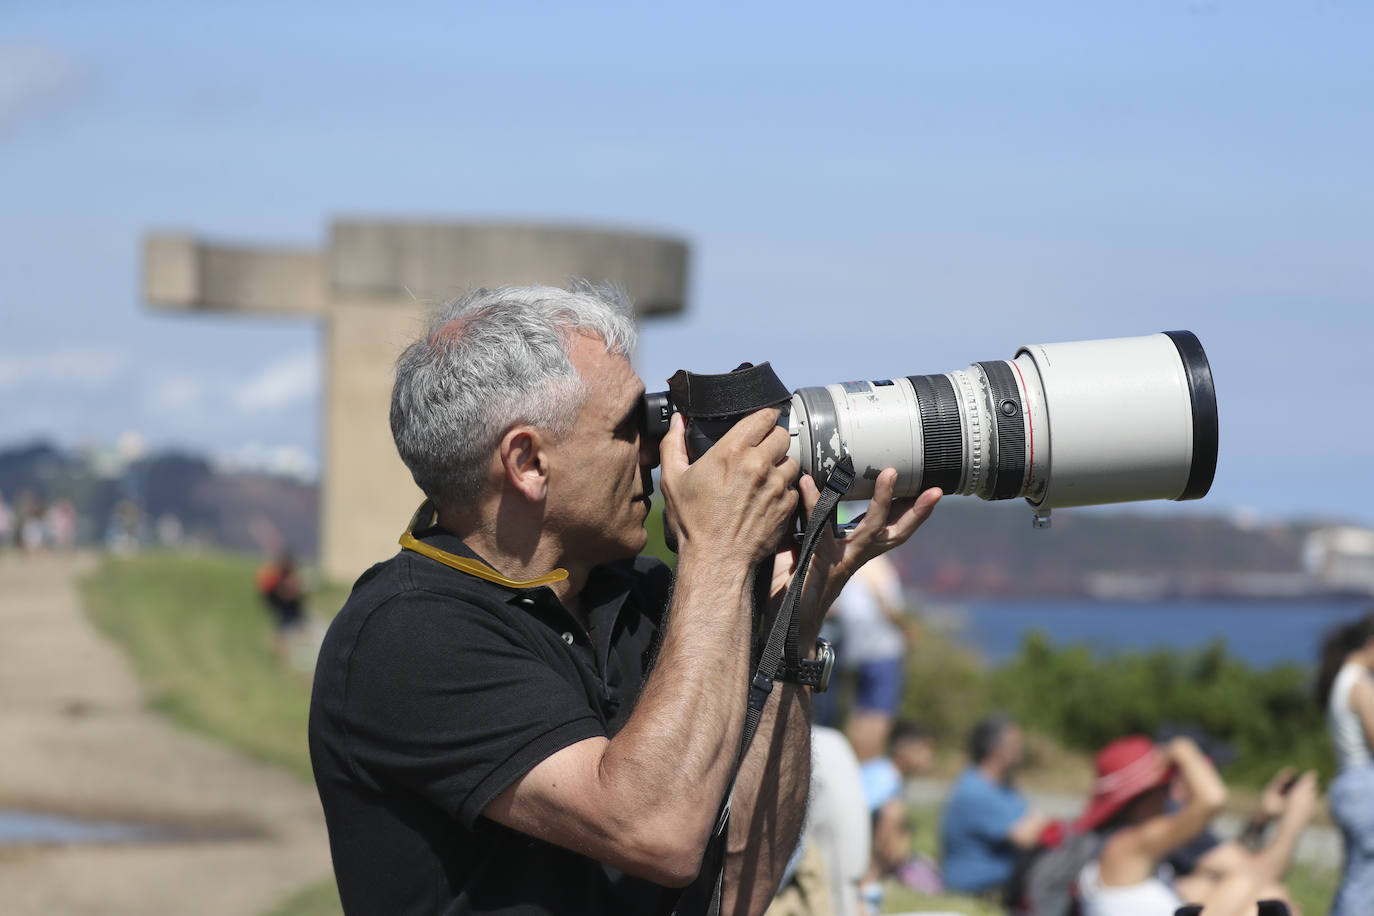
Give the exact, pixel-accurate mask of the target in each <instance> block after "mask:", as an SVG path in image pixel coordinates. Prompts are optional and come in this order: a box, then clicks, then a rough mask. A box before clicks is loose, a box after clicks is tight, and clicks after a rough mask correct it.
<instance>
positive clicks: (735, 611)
mask: <svg viewBox="0 0 1374 916" xmlns="http://www.w3.org/2000/svg"><path fill="white" fill-rule="evenodd" d="M752 591H753V589H752V572H751V571H749V570H748V569H743V570H731V569H729V568H728V567H723V566H722V565H721V564H719V563H712V562H709V561H706V560H701V561H697V560H696V559H695V558H693V557H687V556H684V557H682V558H681V560H680V563H679V567H678V576H677V579H676V582H675V584H674V591H673V598H672V602H671V604H670V607H669V613H668V622H667V626H666V629H665V632H664V637H663V644H662V645H661V647H660V648H659V653H658V658H657V660H656V661H655V663H654V668H653V671H652V672H651V673H650V675H649V678H648V680H647V681H646V683H645V685H644V689H643V691H642V692H641V694H640V698H639V701H638V703H637V704H636V706H635V710H634V713H633V714H632V715H631V716H630V719H629V721H628V722H626V724H625V727H624V728H622V729H621V730H620V732H619V733H618V734H617V735H616V736H615V738H613V739H612V740H611V742H610V744H609V745H608V747H607V749H606V753H605V755H604V756H603V760H602V765H601V769H602V772H603V775H604V777H605V778H606V779H607V780H609V781H613V782H615V783H616V785H617V787H618V788H619V789H622V790H627V795H628V796H629V797H632V798H635V799H637V800H638V803H639V804H641V805H642V806H643V811H644V813H645V814H646V815H648V816H650V817H654V816H657V817H658V818H660V820H659V823H658V829H662V830H667V831H674V832H675V833H677V834H678V835H681V836H683V837H684V839H690V840H699V843H698V844H697V845H699V846H700V847H701V848H704V847H705V842H706V839H707V838H708V837H709V833H710V828H711V825H712V824H713V823H714V816H715V814H716V810H717V807H718V806H719V804H720V801H721V799H722V798H723V797H724V794H725V790H726V783H727V780H728V779H729V776H730V773H731V772H732V770H733V764H734V761H735V759H736V757H737V756H738V753H739V740H740V734H741V732H742V730H743V726H744V709H745V685H747V684H748V683H749V677H750V674H751V672H750V671H749V670H748V665H749V645H750V628H751V616H752V603H751V602H752Z"/></svg>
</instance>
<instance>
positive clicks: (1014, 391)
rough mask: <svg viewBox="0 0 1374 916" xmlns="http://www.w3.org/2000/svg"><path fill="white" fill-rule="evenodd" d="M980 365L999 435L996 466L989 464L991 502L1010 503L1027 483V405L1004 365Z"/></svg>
mask: <svg viewBox="0 0 1374 916" xmlns="http://www.w3.org/2000/svg"><path fill="white" fill-rule="evenodd" d="M977 365H978V368H980V369H982V370H983V375H984V377H985V378H987V380H988V397H989V400H990V401H991V402H992V409H993V412H994V415H995V419H996V426H995V429H996V431H997V434H996V436H995V437H994V440H993V441H994V442H995V446H994V447H995V449H996V452H997V462H996V464H992V463H991V462H989V467H990V469H991V473H992V480H991V481H989V486H988V489H989V490H990V491H991V493H990V495H989V496H988V498H989V499H1011V498H1012V497H1013V496H1020V495H1021V488H1022V484H1023V483H1024V482H1025V480H1026V427H1025V421H1024V420H1023V419H1022V416H1023V414H1024V413H1025V405H1023V404H1022V403H1021V389H1020V388H1019V387H1017V384H1016V374H1015V373H1014V372H1012V370H1011V366H1009V365H1007V364H1006V363H1005V362H1004V361H1002V360H990V361H988V362H984V363H978V364H977ZM980 495H981V494H980Z"/></svg>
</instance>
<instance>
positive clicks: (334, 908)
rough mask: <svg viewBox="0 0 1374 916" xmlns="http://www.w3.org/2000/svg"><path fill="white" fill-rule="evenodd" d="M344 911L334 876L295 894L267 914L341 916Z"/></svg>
mask: <svg viewBox="0 0 1374 916" xmlns="http://www.w3.org/2000/svg"><path fill="white" fill-rule="evenodd" d="M342 912H343V905H342V904H340V903H339V889H338V888H337V887H335V886H334V879H333V878H326V879H325V880H323V881H321V882H319V883H318V884H312V885H310V886H309V887H307V888H305V889H304V890H302V891H300V892H299V893H296V894H293V895H292V896H291V897H290V898H288V899H287V900H286V901H285V902H283V903H282V905H281V906H279V907H277V908H276V909H275V910H273V911H272V912H270V913H268V914H267V916H339V914H341V913H342Z"/></svg>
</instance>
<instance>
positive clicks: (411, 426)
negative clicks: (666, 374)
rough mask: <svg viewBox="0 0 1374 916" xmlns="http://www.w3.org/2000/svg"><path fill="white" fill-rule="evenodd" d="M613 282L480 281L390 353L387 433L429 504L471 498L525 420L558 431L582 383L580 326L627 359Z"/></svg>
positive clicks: (628, 333) (564, 427)
mask: <svg viewBox="0 0 1374 916" xmlns="http://www.w3.org/2000/svg"><path fill="white" fill-rule="evenodd" d="M631 316H632V311H631V308H630V304H629V300H628V299H627V298H626V296H625V294H624V293H623V292H621V291H620V290H619V289H617V288H615V287H610V286H593V285H591V284H589V283H585V282H582V281H577V282H575V283H573V284H572V286H571V288H570V289H566V290H565V289H558V288H557V287H553V286H507V287H503V288H501V289H479V290H476V291H474V292H471V293H468V294H467V295H465V296H462V297H460V298H458V299H456V300H454V301H452V302H450V303H448V304H447V305H445V306H443V307H441V308H439V309H437V310H436V311H435V314H434V315H433V317H432V318H431V320H430V324H429V328H428V330H427V332H426V333H425V335H424V336H423V337H421V338H420V339H419V340H417V341H416V342H415V343H413V344H411V345H410V346H409V347H407V348H406V349H405V351H404V352H403V353H401V356H400V358H399V359H398V360H397V361H396V384H395V387H393V388H392V391H391V435H392V438H393V439H395V440H396V450H397V451H399V452H400V453H401V460H402V461H404V462H405V465H406V467H407V468H409V469H410V474H411V476H412V477H414V478H415V483H416V484H417V485H418V486H419V487H420V489H421V490H423V491H424V492H425V495H426V496H428V497H429V498H430V499H432V500H433V501H434V502H435V504H436V505H439V506H445V505H450V504H453V503H458V502H464V501H468V500H471V499H473V498H475V497H476V496H477V495H478V494H479V493H480V492H481V490H482V488H483V486H484V485H485V483H486V472H487V463H488V461H489V460H490V458H491V454H492V452H493V451H494V450H495V448H496V446H497V443H498V442H500V440H501V436H503V435H504V434H505V432H506V431H507V430H508V429H510V428H511V427H512V426H515V425H517V424H529V425H531V426H536V427H539V428H541V429H547V430H549V431H551V432H552V433H553V434H554V435H556V436H562V435H564V434H566V433H567V432H568V430H570V429H571V428H572V425H573V421H574V420H575V419H576V418H577V413H578V411H579V410H581V408H582V403H583V401H584V400H585V399H586V395H587V391H586V387H585V384H584V382H583V380H582V378H581V377H580V376H579V375H578V374H577V370H576V369H575V368H573V365H572V362H571V361H570V360H569V359H568V351H569V348H570V347H571V346H572V341H573V337H574V336H575V335H576V334H578V333H587V334H592V335H595V336H597V337H599V338H601V339H602V340H603V341H605V343H606V352H608V353H618V354H620V355H622V356H625V357H626V358H628V357H629V356H630V354H631V353H632V352H633V350H634V346H635V341H636V331H635V325H634V319H633V318H632V317H631Z"/></svg>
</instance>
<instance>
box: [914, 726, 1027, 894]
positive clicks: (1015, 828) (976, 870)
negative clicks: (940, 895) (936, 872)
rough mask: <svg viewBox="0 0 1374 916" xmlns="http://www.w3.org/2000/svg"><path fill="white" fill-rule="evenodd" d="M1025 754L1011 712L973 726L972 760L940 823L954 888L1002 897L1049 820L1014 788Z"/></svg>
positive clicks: (943, 856)
mask: <svg viewBox="0 0 1374 916" xmlns="http://www.w3.org/2000/svg"><path fill="white" fill-rule="evenodd" d="M1024 754H1025V750H1024V742H1023V738H1022V735H1021V728H1020V726H1018V725H1017V724H1016V722H1015V721H1014V720H1012V719H1011V718H1010V717H1008V716H1004V715H993V716H989V717H987V718H985V719H983V720H982V721H980V722H979V723H978V724H977V725H975V726H974V727H973V731H972V733H971V734H970V736H969V756H970V757H971V759H972V765H971V766H970V767H969V768H968V769H966V770H964V772H963V773H962V774H961V775H960V776H959V779H958V781H957V782H955V784H954V790H953V792H952V793H951V794H950V797H949V801H948V802H946V804H945V813H944V818H943V820H942V821H941V825H940V841H941V852H940V865H941V873H942V875H943V877H944V882H945V886H946V887H948V888H950V889H951V890H955V891H960V892H962V893H966V894H985V895H988V896H996V897H997V899H998V900H1000V893H999V892H1000V891H1001V889H1002V886H1003V885H1004V884H1005V883H1006V882H1007V880H1008V879H1009V878H1011V876H1012V872H1013V871H1014V870H1015V868H1016V862H1017V859H1018V857H1019V856H1020V854H1021V852H1022V851H1024V850H1029V849H1032V848H1034V847H1035V845H1036V844H1037V843H1038V842H1039V840H1040V834H1041V832H1042V831H1043V830H1044V829H1045V827H1047V826H1048V825H1049V823H1050V821H1049V818H1047V817H1046V816H1045V815H1044V814H1041V813H1040V812H1038V811H1033V810H1032V809H1031V807H1030V804H1029V803H1028V802H1027V801H1026V799H1025V797H1024V796H1022V795H1021V793H1020V792H1018V791H1017V790H1016V788H1015V785H1014V783H1015V777H1016V771H1017V769H1018V768H1020V766H1021V764H1022V762H1023V758H1024Z"/></svg>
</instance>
